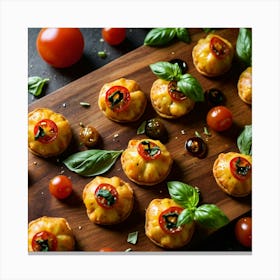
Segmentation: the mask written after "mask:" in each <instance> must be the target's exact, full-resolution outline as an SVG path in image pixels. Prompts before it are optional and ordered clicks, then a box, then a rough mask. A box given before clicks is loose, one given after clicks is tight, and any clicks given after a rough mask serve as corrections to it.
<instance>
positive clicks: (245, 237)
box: [234, 217, 252, 247]
mask: <svg viewBox="0 0 280 280" xmlns="http://www.w3.org/2000/svg"><path fill="white" fill-rule="evenodd" d="M234 230H235V237H236V239H237V240H238V241H239V242H240V244H242V245H243V246H245V247H252V218H251V217H243V218H240V219H239V220H238V221H237V222H236V224H235V229H234Z"/></svg>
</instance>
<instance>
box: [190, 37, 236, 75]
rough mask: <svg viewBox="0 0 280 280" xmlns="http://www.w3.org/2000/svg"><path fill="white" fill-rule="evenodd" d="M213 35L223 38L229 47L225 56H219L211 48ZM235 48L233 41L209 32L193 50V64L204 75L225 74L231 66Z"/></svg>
mask: <svg viewBox="0 0 280 280" xmlns="http://www.w3.org/2000/svg"><path fill="white" fill-rule="evenodd" d="M213 37H217V38H218V39H220V40H222V41H223V42H224V43H225V44H226V45H227V46H228V48H229V52H228V54H227V55H226V56H225V57H224V58H217V57H215V56H214V55H213V53H212V52H211V50H210V41H211V39H212V38H213ZM233 56H234V49H233V47H232V45H231V43H230V42H229V41H228V40H226V39H225V38H222V37H221V36H218V35H215V34H209V35H208V36H207V37H206V38H202V39H200V40H199V41H198V42H197V44H196V45H195V46H194V48H193V51H192V57H193V64H194V66H195V68H196V70H197V71H198V72H199V73H201V74H202V75H204V76H208V77H216V76H220V75H222V74H225V73H226V72H227V71H229V69H230V68H231V64H232V59H233Z"/></svg>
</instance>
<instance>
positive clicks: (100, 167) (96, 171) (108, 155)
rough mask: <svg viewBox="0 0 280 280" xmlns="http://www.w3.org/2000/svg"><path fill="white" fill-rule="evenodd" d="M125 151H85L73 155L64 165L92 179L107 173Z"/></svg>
mask: <svg viewBox="0 0 280 280" xmlns="http://www.w3.org/2000/svg"><path fill="white" fill-rule="evenodd" d="M122 152H123V150H120V151H108V150H98V149H92V150H85V151H82V152H78V153H75V154H72V155H71V156H69V157H68V158H66V159H65V160H64V161H63V163H64V164H65V165H66V167H67V168H68V169H69V170H71V171H73V172H75V173H77V174H79V175H82V176H86V177H91V176H97V175H100V174H103V173H105V172H107V171H108V170H109V169H110V168H111V167H112V166H113V165H114V163H115V162H116V160H117V158H118V157H119V156H120V155H121V153H122Z"/></svg>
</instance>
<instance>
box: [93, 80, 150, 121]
mask: <svg viewBox="0 0 280 280" xmlns="http://www.w3.org/2000/svg"><path fill="white" fill-rule="evenodd" d="M113 86H123V87H125V88H127V89H128V91H129V92H130V100H131V101H130V104H129V107H128V108H127V109H126V110H124V111H122V112H114V111H113V110H111V109H110V108H109V107H108V105H107V104H106V92H107V91H108V89H110V88H111V87H113ZM146 105H147V96H146V94H145V93H144V92H143V91H141V90H140V86H139V84H138V83H137V82H136V81H134V80H129V79H125V78H120V79H118V80H115V81H113V82H110V83H106V84H104V85H103V87H102V88H101V90H100V93H99V97H98V106H99V108H100V110H101V111H102V112H103V114H104V115H105V116H106V117H107V118H109V119H110V120H112V121H115V122H133V121H136V120H138V119H139V118H140V117H141V116H142V115H143V113H144V111H145V109H146Z"/></svg>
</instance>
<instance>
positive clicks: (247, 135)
mask: <svg viewBox="0 0 280 280" xmlns="http://www.w3.org/2000/svg"><path fill="white" fill-rule="evenodd" d="M237 147H238V149H239V151H240V153H241V154H244V155H250V156H251V155H252V125H245V127H244V129H243V131H242V132H241V133H240V135H239V136H238V138H237Z"/></svg>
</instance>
